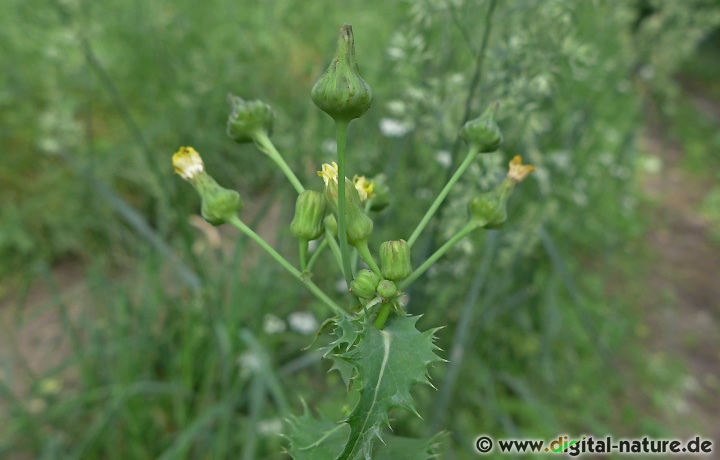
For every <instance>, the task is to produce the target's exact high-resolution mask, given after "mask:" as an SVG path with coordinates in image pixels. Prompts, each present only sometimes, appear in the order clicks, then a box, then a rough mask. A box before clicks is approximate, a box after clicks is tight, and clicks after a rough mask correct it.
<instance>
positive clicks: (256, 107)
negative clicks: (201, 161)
mask: <svg viewBox="0 0 720 460" xmlns="http://www.w3.org/2000/svg"><path fill="white" fill-rule="evenodd" d="M227 99H228V102H229V103H230V109H231V110H230V116H229V117H228V121H227V135H228V136H229V137H230V139H233V140H234V141H236V142H238V143H240V144H242V143H245V142H252V141H254V140H255V136H256V134H257V133H258V132H265V133H266V134H267V135H268V136H269V135H271V134H272V129H273V121H274V120H275V114H274V113H273V111H272V109H271V108H270V106H269V105H267V104H266V103H264V102H262V101H246V100H244V99H243V98H241V97H238V96H234V95H232V94H228V98H227Z"/></svg>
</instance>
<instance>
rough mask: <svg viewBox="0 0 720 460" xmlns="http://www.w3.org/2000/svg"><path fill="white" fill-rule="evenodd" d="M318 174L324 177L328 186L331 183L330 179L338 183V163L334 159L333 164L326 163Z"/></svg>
mask: <svg viewBox="0 0 720 460" xmlns="http://www.w3.org/2000/svg"><path fill="white" fill-rule="evenodd" d="M318 176H320V177H322V179H323V180H324V181H325V187H327V186H328V185H329V184H330V181H333V182H335V183H336V184H337V183H338V165H337V163H335V162H334V161H333V162H332V164H327V163H324V164H323V165H322V170H321V171H318Z"/></svg>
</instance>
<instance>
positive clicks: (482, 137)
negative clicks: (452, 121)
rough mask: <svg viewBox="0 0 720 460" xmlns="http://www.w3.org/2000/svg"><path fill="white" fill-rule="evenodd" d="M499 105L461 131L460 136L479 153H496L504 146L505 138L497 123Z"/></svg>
mask: <svg viewBox="0 0 720 460" xmlns="http://www.w3.org/2000/svg"><path fill="white" fill-rule="evenodd" d="M496 110H497V104H496V105H494V106H492V107H489V108H487V109H486V110H485V112H483V114H482V115H480V117H478V118H476V119H474V120H470V121H468V122H467V123H465V125H464V126H463V127H462V128H461V129H460V136H462V138H463V139H465V140H466V141H467V143H468V144H470V148H472V149H474V150H477V152H478V153H490V152H494V151H496V150H497V149H498V148H499V147H500V144H502V141H503V136H502V133H501V132H500V128H499V127H498V125H497V123H495V111H496Z"/></svg>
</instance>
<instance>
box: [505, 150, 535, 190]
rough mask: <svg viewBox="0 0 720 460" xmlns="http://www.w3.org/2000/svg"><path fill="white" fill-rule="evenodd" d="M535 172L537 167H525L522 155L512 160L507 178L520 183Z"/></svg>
mask: <svg viewBox="0 0 720 460" xmlns="http://www.w3.org/2000/svg"><path fill="white" fill-rule="evenodd" d="M533 171H535V166H532V165H524V164H523V162H522V158H520V155H515V157H514V158H513V159H512V160H510V168H509V169H508V173H507V177H508V178H509V179H510V180H512V181H513V182H515V183H518V182H522V181H524V180H525V178H527V176H529V175H530V173H531V172H533Z"/></svg>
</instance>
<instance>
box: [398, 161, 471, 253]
mask: <svg viewBox="0 0 720 460" xmlns="http://www.w3.org/2000/svg"><path fill="white" fill-rule="evenodd" d="M476 156H477V150H475V149H470V151H469V152H468V154H467V156H466V157H465V160H463V162H462V164H461V165H460V167H459V168H458V169H457V171H455V174H453V175H452V177H451V178H450V180H449V181H448V183H447V184H446V185H445V188H443V189H442V191H441V192H440V195H438V197H437V198H435V202H434V203H433V204H432V206H430V209H428V211H427V212H426V213H425V216H424V217H423V218H422V220H421V221H420V223H419V224H418V226H417V228H415V231H413V233H412V235H410V239H408V246H410V247H412V245H413V244H414V243H415V240H417V239H418V237H419V236H420V234H421V233H422V231H423V230H424V229H425V227H426V226H427V224H428V222H430V219H432V217H433V216H434V215H435V212H436V211H437V210H438V208H439V207H440V205H441V204H442V202H443V201H444V200H445V198H446V197H447V195H448V193H450V190H451V189H452V187H453V185H455V183H456V182H457V181H458V179H460V176H462V175H463V173H464V172H465V170H467V168H468V167H469V166H470V163H472V161H473V160H474V159H475V157H476Z"/></svg>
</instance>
